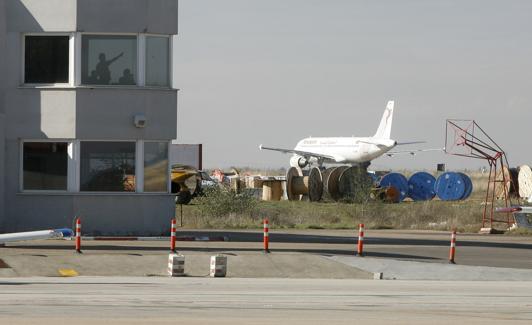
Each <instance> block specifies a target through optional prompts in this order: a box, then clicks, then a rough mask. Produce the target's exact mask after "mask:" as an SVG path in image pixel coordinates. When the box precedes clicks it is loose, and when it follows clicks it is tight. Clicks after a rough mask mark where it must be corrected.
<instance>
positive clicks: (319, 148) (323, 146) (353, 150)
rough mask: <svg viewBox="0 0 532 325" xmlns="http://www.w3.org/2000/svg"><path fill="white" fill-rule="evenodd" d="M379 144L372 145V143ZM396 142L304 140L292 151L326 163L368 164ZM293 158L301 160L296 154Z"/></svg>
mask: <svg viewBox="0 0 532 325" xmlns="http://www.w3.org/2000/svg"><path fill="white" fill-rule="evenodd" d="M377 142H378V143H379V144H373V143H377ZM395 145H396V141H394V140H391V139H375V138H373V137H365V138H359V137H335V138H329V137H326V138H313V137H310V138H305V139H303V140H301V141H299V142H298V143H297V145H296V147H295V148H294V150H299V151H306V152H312V153H314V154H316V155H320V156H331V157H334V159H327V158H324V159H323V161H324V162H327V163H344V164H358V163H365V162H369V161H371V160H373V159H375V158H377V157H380V156H382V155H383V154H385V153H386V152H388V151H389V150H391V149H392V148H393V147H395ZM294 157H299V158H302V157H301V156H298V155H297V154H294Z"/></svg>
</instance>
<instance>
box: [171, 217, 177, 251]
mask: <svg viewBox="0 0 532 325" xmlns="http://www.w3.org/2000/svg"><path fill="white" fill-rule="evenodd" d="M175 235H176V220H175V218H172V227H171V229H170V251H172V253H175V239H176V237H175Z"/></svg>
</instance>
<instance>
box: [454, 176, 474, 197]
mask: <svg viewBox="0 0 532 325" xmlns="http://www.w3.org/2000/svg"><path fill="white" fill-rule="evenodd" d="M458 174H459V175H460V176H462V179H463V180H464V185H465V191H464V195H463V196H462V198H460V200H465V199H467V198H469V196H470V195H471V193H472V192H473V182H472V181H471V178H470V177H469V176H467V175H466V174H464V173H458Z"/></svg>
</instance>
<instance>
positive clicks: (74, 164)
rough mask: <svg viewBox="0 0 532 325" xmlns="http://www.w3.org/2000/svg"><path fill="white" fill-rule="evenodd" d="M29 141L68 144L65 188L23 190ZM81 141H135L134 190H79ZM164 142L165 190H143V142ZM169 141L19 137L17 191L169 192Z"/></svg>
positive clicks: (60, 192) (101, 193)
mask: <svg viewBox="0 0 532 325" xmlns="http://www.w3.org/2000/svg"><path fill="white" fill-rule="evenodd" d="M28 142H29V143H31V142H36V143H40V142H47V143H50V142H66V143H67V144H68V147H67V148H68V149H67V154H68V164H67V189H66V190H25V189H24V143H28ZM82 142H131V143H135V191H132V192H125V191H124V192H109V191H81V143H82ZM146 142H165V143H167V148H168V149H167V153H168V169H167V178H166V182H167V188H166V192H145V191H144V143H146ZM170 148H171V141H169V140H138V139H125V140H124V139H120V140H118V139H104V140H102V139H66V138H57V139H21V140H20V141H19V162H20V163H19V177H18V178H19V192H20V193H27V194H47V193H50V194H81V195H105V194H109V195H136V194H149V195H151V194H153V195H161V194H171V186H172V185H171V184H172V180H171V179H172V177H171V169H172V167H171V163H170Z"/></svg>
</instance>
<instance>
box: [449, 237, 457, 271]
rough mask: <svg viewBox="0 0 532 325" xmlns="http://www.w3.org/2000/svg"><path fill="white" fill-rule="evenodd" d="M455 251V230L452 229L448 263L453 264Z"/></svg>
mask: <svg viewBox="0 0 532 325" xmlns="http://www.w3.org/2000/svg"><path fill="white" fill-rule="evenodd" d="M455 253H456V230H453V232H452V234H451V247H450V249H449V263H451V264H455V262H454V255H455Z"/></svg>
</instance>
